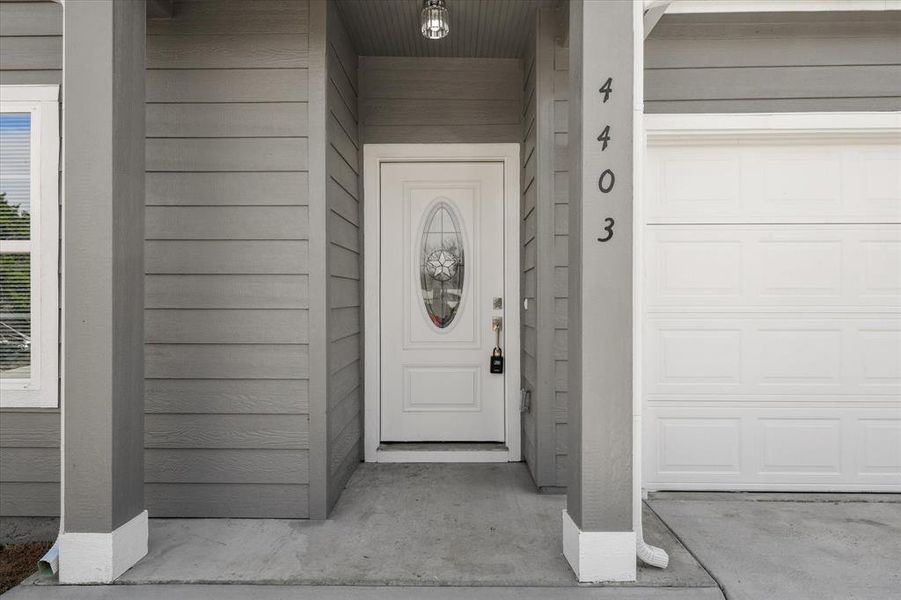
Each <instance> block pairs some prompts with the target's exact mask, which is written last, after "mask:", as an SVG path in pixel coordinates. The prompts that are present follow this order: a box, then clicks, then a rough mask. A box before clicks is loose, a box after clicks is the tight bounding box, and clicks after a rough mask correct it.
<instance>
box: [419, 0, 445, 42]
mask: <svg viewBox="0 0 901 600" xmlns="http://www.w3.org/2000/svg"><path fill="white" fill-rule="evenodd" d="M449 32H450V25H449V24H448V21H447V7H445V6H444V0H423V2H422V35H423V37H425V38H426V39H430V40H440V39H441V38H443V37H446V36H447V34H448V33H449Z"/></svg>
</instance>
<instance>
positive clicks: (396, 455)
mask: <svg viewBox="0 0 901 600" xmlns="http://www.w3.org/2000/svg"><path fill="white" fill-rule="evenodd" d="M510 460H511V458H510V449H509V448H508V447H507V445H506V444H504V443H496V442H487V443H485V442H382V443H381V444H379V447H378V450H377V451H376V462H382V463H503V462H508V461H510Z"/></svg>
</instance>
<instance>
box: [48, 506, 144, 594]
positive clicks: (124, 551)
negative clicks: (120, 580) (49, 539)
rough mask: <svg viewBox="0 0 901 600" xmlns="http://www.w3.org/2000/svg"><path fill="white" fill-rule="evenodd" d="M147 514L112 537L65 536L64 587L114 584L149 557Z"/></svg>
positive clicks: (62, 549)
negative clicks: (71, 584)
mask: <svg viewBox="0 0 901 600" xmlns="http://www.w3.org/2000/svg"><path fill="white" fill-rule="evenodd" d="M147 535H148V521H147V511H146V510H145V511H143V512H141V513H139V514H138V515H137V516H136V517H134V518H133V519H132V520H130V521H128V522H127V523H125V524H123V525H121V526H120V527H118V528H116V529H115V530H114V531H112V532H111V533H63V534H62V535H61V536H60V538H59V582H60V583H112V582H113V581H114V580H115V579H116V578H117V577H118V576H119V575H121V574H122V573H124V572H125V571H127V570H128V569H129V568H130V567H132V566H133V565H134V564H135V563H136V562H138V561H139V560H141V559H142V558H143V557H144V556H145V555H146V554H147Z"/></svg>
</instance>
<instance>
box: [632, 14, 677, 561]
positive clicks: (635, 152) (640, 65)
mask: <svg viewBox="0 0 901 600" xmlns="http://www.w3.org/2000/svg"><path fill="white" fill-rule="evenodd" d="M632 16H633V20H632V32H633V43H634V58H633V72H632V77H633V82H632V85H633V89H632V93H633V104H632V107H633V108H632V144H633V149H632V160H633V165H632V172H633V177H632V186H633V187H632V198H633V201H632V219H633V221H632V528H633V529H634V531H635V546H636V547H635V554H636V555H637V556H638V560H640V561H641V562H643V563H644V564H646V565H649V566H652V567H659V568H661V569H665V568H666V566H667V565H668V564H669V555H668V554H667V553H666V551H665V550H663V549H662V548H657V547H656V546H651V545H650V544H648V543H647V542H645V541H644V531H643V529H642V523H641V510H642V501H641V500H642V499H641V483H642V478H641V445H642V440H641V432H642V420H641V405H642V401H643V400H642V399H643V393H642V391H643V390H642V368H641V363H642V361H643V356H644V354H643V344H642V334H643V329H644V328H643V326H642V325H643V313H644V310H643V309H644V295H643V293H644V282H643V278H644V269H643V268H642V266H643V264H644V248H643V240H642V232H643V231H644V195H643V188H644V176H645V173H644V165H645V152H646V149H647V140H646V136H645V129H644V39H645V33H646V32H645V24H644V10H643V6H642V4H641V3H637V2H636V3H635V6H634V7H633V11H632Z"/></svg>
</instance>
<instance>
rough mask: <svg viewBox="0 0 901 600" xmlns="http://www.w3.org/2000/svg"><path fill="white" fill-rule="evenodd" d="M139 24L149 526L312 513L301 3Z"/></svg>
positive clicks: (188, 11)
mask: <svg viewBox="0 0 901 600" xmlns="http://www.w3.org/2000/svg"><path fill="white" fill-rule="evenodd" d="M177 9H178V10H177V11H176V15H175V17H174V18H173V19H171V20H161V21H152V22H150V23H149V24H148V41H147V46H148V49H147V67H148V71H147V106H146V111H147V171H148V172H147V196H146V243H145V270H146V278H145V313H144V322H145V342H146V346H145V376H146V378H147V379H146V382H145V396H146V397H145V413H146V414H145V435H144V442H145V448H146V450H145V473H146V476H145V477H146V486H145V497H146V503H147V508H148V510H149V511H150V514H151V516H169V517H306V516H308V514H309V509H308V506H309V498H308V494H309V478H310V476H309V465H310V461H309V447H310V432H309V416H308V413H309V382H308V378H309V346H308V344H309V312H308V308H309V299H308V298H309V264H308V263H309V258H308V257H309V241H308V240H309V227H310V225H309V210H308V204H309V202H308V185H309V175H308V173H307V169H308V167H307V165H308V154H309V148H308V142H307V135H308V122H309V117H308V104H307V68H306V67H307V44H308V40H307V23H308V7H307V3H306V2H289V1H285V0H257V1H254V2H248V1H246V0H226V1H224V2H221V1H216V2H211V1H208V0H199V1H197V2H180V3H178V6H177Z"/></svg>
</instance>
